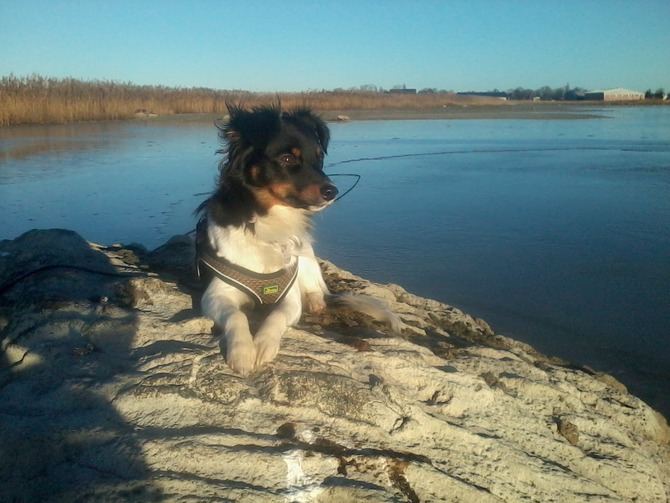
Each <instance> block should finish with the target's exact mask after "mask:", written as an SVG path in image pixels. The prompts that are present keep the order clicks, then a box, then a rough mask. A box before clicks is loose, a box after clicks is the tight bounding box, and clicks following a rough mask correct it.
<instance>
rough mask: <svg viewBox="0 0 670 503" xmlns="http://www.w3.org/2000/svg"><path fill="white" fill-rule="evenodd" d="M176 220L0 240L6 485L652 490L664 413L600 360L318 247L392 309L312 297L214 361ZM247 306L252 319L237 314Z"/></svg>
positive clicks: (555, 493) (178, 494) (533, 492)
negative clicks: (265, 342)
mask: <svg viewBox="0 0 670 503" xmlns="http://www.w3.org/2000/svg"><path fill="white" fill-rule="evenodd" d="M192 253H193V249H192V243H191V241H190V239H189V238H188V237H187V236H179V237H175V238H173V239H172V240H171V241H170V242H169V243H167V244H166V245H165V246H163V247H161V248H159V249H158V250H155V251H153V252H148V251H147V250H145V249H144V248H142V247H141V246H128V247H120V246H111V247H106V246H100V245H96V244H91V243H87V242H86V241H85V240H84V239H83V238H81V237H80V236H78V235H77V234H75V233H72V232H69V231H60V230H52V231H31V232H29V233H26V234H24V235H23V236H21V237H19V238H17V239H15V240H13V241H2V242H0V285H2V286H0V289H1V290H0V295H1V296H2V297H1V299H0V330H1V332H0V339H1V346H0V404H1V405H0V494H2V495H3V496H2V498H3V499H5V500H7V501H17V502H23V501H26V502H27V501H63V502H65V501H68V502H69V501H249V502H263V501H268V502H271V501H272V502H274V501H296V502H303V501H304V502H306V501H318V502H342V501H370V502H383V501H389V502H391V501H393V502H397V501H409V502H418V501H464V502H469V501H471V502H487V501H537V502H546V501H557V502H565V501H608V502H612V501H638V502H666V501H667V500H668V494H669V492H670V485H669V481H670V449H669V446H668V439H669V436H668V435H669V434H668V427H667V424H666V423H665V420H664V419H663V418H662V417H661V416H660V415H659V414H657V413H656V412H654V411H653V410H652V409H651V408H649V407H648V406H647V405H645V404H644V403H643V402H642V401H640V400H639V399H637V398H636V397H634V396H631V395H630V394H628V393H627V392H626V389H625V388H624V387H623V386H622V385H621V384H620V383H618V382H617V381H616V380H614V379H613V378H612V377H610V376H606V375H603V374H600V373H598V372H596V371H593V370H591V369H586V368H576V367H574V366H571V365H570V364H568V363H567V362H563V361H561V360H558V359H555V358H551V357H547V356H545V355H541V354H539V353H537V352H536V351H534V350H533V349H532V348H531V347H530V346H528V345H525V344H523V343H520V342H517V341H514V340H512V339H509V338H506V337H502V336H500V335H497V334H495V333H494V331H493V330H492V329H491V328H490V327H489V326H488V325H487V324H486V323H485V322H484V321H482V320H478V319H474V318H472V317H470V316H468V315H466V314H464V313H462V312H460V311H459V310H457V309H455V308H453V307H450V306H448V305H445V304H442V303H439V302H436V301H433V300H429V299H423V298H420V297H417V296H415V295H412V294H411V293H409V292H406V291H405V290H404V289H402V288H401V287H399V286H397V285H378V284H373V283H370V282H369V281H366V280H365V279H362V278H360V277H357V276H355V275H353V274H351V273H348V272H346V271H343V270H340V269H338V268H337V267H336V266H334V265H333V264H330V263H328V262H323V263H322V267H323V270H324V275H325V278H326V281H327V283H328V284H329V286H330V288H331V289H332V290H333V291H335V292H339V291H347V292H356V293H363V294H367V295H372V296H374V297H377V298H380V299H382V300H383V301H384V302H386V303H387V304H388V305H389V306H390V307H391V308H392V309H394V310H395V311H396V312H397V313H398V314H399V315H400V316H401V318H402V319H403V321H404V322H405V323H406V324H407V325H408V328H407V329H406V330H405V333H404V334H403V335H402V337H397V336H389V335H387V334H386V333H385V329H384V327H383V326H380V325H377V324H375V323H374V322H373V321H371V320H370V319H368V318H366V317H365V316H364V315H360V314H355V313H350V312H344V311H343V312H340V311H334V310H328V311H326V312H324V313H323V314H320V315H318V316H314V315H309V316H307V315H305V316H304V317H303V319H302V321H301V323H300V325H299V326H298V327H296V328H293V329H291V330H289V331H288V333H287V334H286V335H285V337H284V339H283V341H282V347H281V350H280V353H279V355H278V357H277V359H276V360H275V361H274V362H272V363H271V364H268V365H265V366H264V367H262V368H260V369H259V370H258V371H256V372H255V373H253V374H251V375H249V376H247V377H245V378H242V377H240V376H239V375H237V374H235V373H233V372H231V371H230V369H229V368H228V367H227V366H226V364H225V360H224V358H223V356H222V353H221V347H220V345H221V342H220V341H219V340H218V338H217V332H216V330H215V329H214V327H213V326H212V322H211V321H210V320H208V319H206V318H203V317H202V316H201V315H200V313H199V309H198V299H199V295H200V291H199V286H198V282H197V280H196V278H194V277H193V269H192V263H193V256H192ZM253 316H255V317H256V318H258V317H259V316H262V313H255V314H254V315H253Z"/></svg>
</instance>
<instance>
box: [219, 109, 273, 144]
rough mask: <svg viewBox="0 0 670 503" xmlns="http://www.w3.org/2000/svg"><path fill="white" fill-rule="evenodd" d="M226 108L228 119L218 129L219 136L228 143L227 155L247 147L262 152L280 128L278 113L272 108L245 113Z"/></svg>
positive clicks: (240, 110) (242, 110)
mask: <svg viewBox="0 0 670 503" xmlns="http://www.w3.org/2000/svg"><path fill="white" fill-rule="evenodd" d="M227 106H228V114H229V119H228V122H227V124H225V125H224V126H223V127H222V128H220V134H219V136H220V137H221V139H222V140H224V141H226V142H227V143H228V152H229V153H230V152H233V151H237V152H239V151H240V150H245V149H246V148H247V147H253V148H254V149H259V150H262V149H264V148H265V146H266V145H267V143H268V141H269V139H270V138H271V137H272V136H273V134H274V133H275V132H276V131H278V130H279V128H280V127H281V125H280V119H279V111H278V110H277V109H276V108H274V107H260V108H254V109H253V110H251V111H247V110H244V109H243V108H241V107H237V106H234V105H227Z"/></svg>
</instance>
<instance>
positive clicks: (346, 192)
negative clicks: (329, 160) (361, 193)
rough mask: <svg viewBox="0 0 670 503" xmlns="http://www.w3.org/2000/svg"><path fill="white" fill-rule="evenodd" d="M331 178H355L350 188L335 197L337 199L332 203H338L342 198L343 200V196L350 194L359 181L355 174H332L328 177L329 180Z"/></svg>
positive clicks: (359, 178)
mask: <svg viewBox="0 0 670 503" xmlns="http://www.w3.org/2000/svg"><path fill="white" fill-rule="evenodd" d="M331 176H355V177H356V181H355V182H354V184H353V185H352V186H351V187H349V188H348V189H347V190H345V191H344V193H343V194H340V195H339V196H337V197H336V198H335V201H333V202H337V201H339V200H340V199H342V198H343V197H344V196H346V195H347V194H348V193H349V192H351V191H352V190H354V188H355V187H356V185H358V182H360V181H361V175H357V174H355V173H333V174H332V175H328V177H329V178H330V177H331Z"/></svg>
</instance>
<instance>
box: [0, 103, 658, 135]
mask: <svg viewBox="0 0 670 503" xmlns="http://www.w3.org/2000/svg"><path fill="white" fill-rule="evenodd" d="M655 106H670V103H668V102H654V103H646V102H621V103H606V102H599V101H590V102H531V101H528V102H525V101H524V102H519V101H505V102H502V101H501V102H500V103H490V102H489V103H449V104H445V105H442V106H432V107H380V108H341V109H327V108H323V109H321V108H319V107H318V106H315V107H312V110H314V111H315V112H316V113H317V114H319V115H321V117H322V118H323V119H324V120H325V121H327V122H346V121H373V120H482V119H484V120H491V119H507V120H510V119H511V120H578V119H604V118H607V115H605V113H604V112H606V111H607V110H608V109H610V108H622V107H623V108H630V107H655ZM288 108H291V107H288ZM222 117H223V114H220V113H211V112H202V113H200V112H193V113H190V112H188V113H174V114H154V115H146V114H145V115H137V116H135V117H125V118H118V119H111V118H110V119H98V120H77V121H68V122H47V123H39V122H34V123H24V124H16V125H0V132H1V131H8V130H12V129H17V128H29V127H43V126H62V125H75V124H97V123H106V122H138V121H141V122H158V123H160V122H167V121H187V122H190V121H200V120H210V121H211V120H217V119H219V120H220V119H221V118H222ZM338 117H346V119H345V120H342V119H341V118H338Z"/></svg>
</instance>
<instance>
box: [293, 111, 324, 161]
mask: <svg viewBox="0 0 670 503" xmlns="http://www.w3.org/2000/svg"><path fill="white" fill-rule="evenodd" d="M285 115H286V116H289V117H292V118H293V119H295V120H297V121H299V122H300V123H301V124H303V127H306V128H307V129H310V130H312V131H314V132H315V133H316V136H317V138H318V139H319V143H320V144H321V148H322V149H323V152H324V153H326V154H327V153H328V143H329V142H330V130H329V129H328V126H326V123H325V122H323V120H321V117H319V116H318V115H315V114H314V113H313V112H312V111H311V110H309V109H308V108H299V109H297V110H294V111H293V112H291V113H288V114H285Z"/></svg>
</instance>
